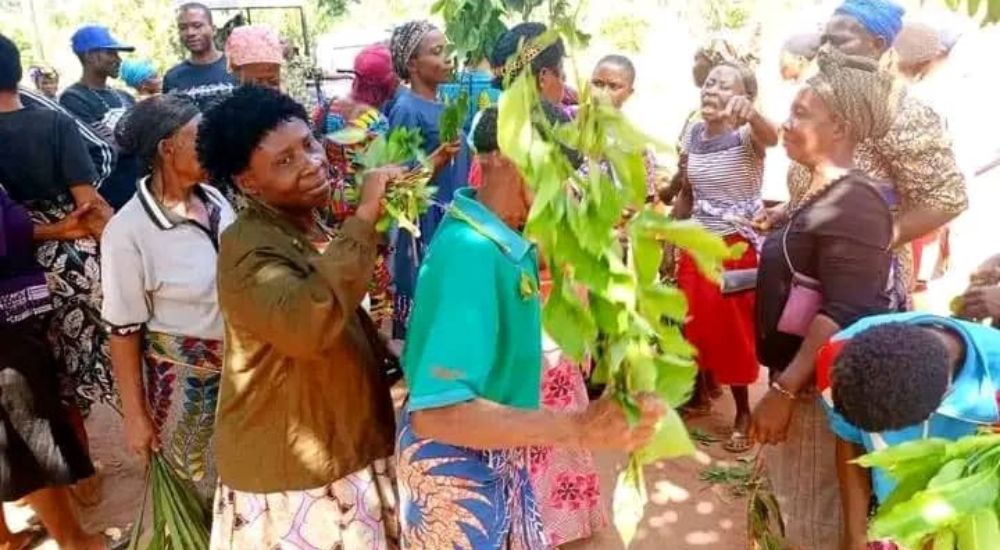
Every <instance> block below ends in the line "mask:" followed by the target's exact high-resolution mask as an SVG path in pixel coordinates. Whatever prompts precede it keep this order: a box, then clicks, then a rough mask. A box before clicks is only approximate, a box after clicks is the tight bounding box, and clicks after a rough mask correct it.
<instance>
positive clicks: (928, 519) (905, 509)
mask: <svg viewBox="0 0 1000 550" xmlns="http://www.w3.org/2000/svg"><path fill="white" fill-rule="evenodd" d="M998 491H1000V480H998V479H997V477H996V474H995V473H993V472H983V473H979V474H976V475H974V476H971V477H967V478H963V479H960V480H958V481H953V482H951V483H948V484H945V485H941V486H940V487H936V488H934V489H928V490H926V491H921V492H919V493H917V494H916V495H914V497H913V498H912V499H910V500H909V501H908V502H904V503H900V504H899V505H898V506H895V507H893V508H892V509H890V510H888V511H887V512H885V513H882V512H880V513H879V514H878V515H876V517H875V519H874V520H873V521H872V523H871V527H870V530H871V533H870V534H871V536H872V537H874V538H875V539H886V538H892V539H895V540H899V541H901V542H903V543H904V545H905V546H911V547H914V546H917V544H919V542H920V541H921V540H923V539H924V538H925V537H927V536H928V535H931V534H933V533H935V532H937V531H939V530H941V529H942V528H945V527H949V526H951V525H954V524H955V522H956V521H959V520H961V519H962V517H963V516H965V515H968V514H972V513H975V512H978V511H980V510H983V509H991V510H992V506H993V504H994V502H996V500H997V492H998Z"/></svg>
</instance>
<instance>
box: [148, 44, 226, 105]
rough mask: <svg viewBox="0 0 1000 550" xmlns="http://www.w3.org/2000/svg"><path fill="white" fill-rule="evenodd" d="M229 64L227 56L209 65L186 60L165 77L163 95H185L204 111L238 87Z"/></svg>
mask: <svg viewBox="0 0 1000 550" xmlns="http://www.w3.org/2000/svg"><path fill="white" fill-rule="evenodd" d="M227 63H228V62H227V61H226V56H222V57H220V58H219V60H218V61H216V62H215V63H209V64H208V65H196V64H194V63H191V62H190V61H188V60H184V61H182V62H181V63H179V64H177V65H175V66H174V67H173V68H171V69H170V70H169V71H167V74H166V75H164V76H163V93H170V92H175V93H181V94H184V95H186V96H188V97H190V98H191V99H192V100H194V102H195V103H197V104H198V107H199V108H200V109H201V110H202V111H204V110H205V109H207V108H208V107H211V106H212V105H214V104H215V103H217V102H219V101H221V100H222V99H225V98H226V97H228V96H229V94H231V93H232V92H233V89H234V88H235V87H236V84H237V83H236V79H235V78H234V77H233V75H231V74H229V70H228V66H227Z"/></svg>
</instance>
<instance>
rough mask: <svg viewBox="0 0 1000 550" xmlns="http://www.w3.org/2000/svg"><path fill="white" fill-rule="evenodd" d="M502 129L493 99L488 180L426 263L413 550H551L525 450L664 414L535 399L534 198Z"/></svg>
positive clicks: (406, 488)
mask: <svg viewBox="0 0 1000 550" xmlns="http://www.w3.org/2000/svg"><path fill="white" fill-rule="evenodd" d="M546 114H549V113H548V112H547V113H546ZM496 128H497V110H496V109H495V108H490V109H487V110H486V111H484V112H483V114H482V116H481V117H480V121H479V122H478V123H477V124H476V126H475V128H474V129H473V132H472V135H473V143H474V144H475V149H476V151H477V158H478V160H479V162H480V164H481V165H482V167H483V182H482V185H481V187H480V188H479V189H478V190H472V189H469V188H465V189H461V190H459V191H458V192H457V193H456V194H455V200H454V202H453V203H452V205H451V207H450V208H449V209H448V211H447V214H446V215H445V218H444V220H443V221H442V222H441V227H440V228H439V230H438V232H437V234H436V235H435V236H434V238H433V240H432V241H431V244H430V246H429V248H428V251H427V257H426V258H425V260H424V262H423V264H422V265H421V267H420V275H419V278H418V282H417V301H416V302H415V304H414V308H413V315H412V318H411V323H410V327H409V334H408V337H407V340H406V348H405V349H404V352H403V370H404V373H405V376H406V382H407V386H408V388H409V390H410V397H409V402H408V403H407V404H406V405H405V407H404V409H405V410H404V413H403V418H402V421H401V427H400V432H399V440H398V442H397V445H396V456H397V464H398V466H397V473H398V482H399V494H400V523H401V527H402V547H403V548H404V549H406V548H414V549H416V548H524V549H528V550H538V549H543V548H548V544H549V542H550V541H547V540H545V538H546V537H545V536H544V525H543V523H542V516H541V515H540V513H539V509H538V504H537V500H536V498H535V495H534V491H533V489H532V485H531V481H530V478H529V475H528V467H527V466H528V456H527V455H528V453H527V448H528V447H529V446H533V445H547V446H557V447H568V448H577V449H616V450H622V449H625V450H628V449H634V448H638V447H641V446H642V445H643V444H645V442H647V441H648V440H649V438H650V437H652V435H653V427H654V426H655V424H656V422H657V420H658V418H659V417H660V416H661V414H662V412H663V408H662V406H661V405H660V403H659V401H658V400H656V399H655V398H648V397H642V398H641V399H640V403H641V409H642V417H641V419H640V421H639V423H638V424H637V425H636V426H634V427H632V428H630V427H629V425H628V422H627V421H626V420H625V416H624V413H623V412H622V411H621V408H620V406H619V405H618V404H617V403H616V402H615V401H613V400H612V399H610V398H609V399H602V400H599V401H596V402H594V403H591V404H589V406H588V408H587V409H586V410H584V411H582V412H578V413H564V412H554V411H549V410H539V404H540V403H539V401H540V395H539V393H540V392H539V387H540V384H541V375H542V342H541V334H542V327H541V311H540V296H539V280H538V259H537V251H536V250H535V247H534V245H533V244H531V243H530V242H529V241H527V240H526V239H525V238H524V237H523V236H522V235H521V233H520V228H522V227H523V226H524V223H525V221H526V220H527V217H528V211H529V210H530V208H531V196H532V195H531V192H530V190H529V189H528V187H527V185H525V182H524V180H523V178H522V177H521V175H520V173H519V172H518V169H517V167H516V166H515V165H514V163H513V162H511V161H510V159H508V158H506V157H505V156H504V155H503V154H502V153H501V152H500V151H499V148H498V147H497V138H496Z"/></svg>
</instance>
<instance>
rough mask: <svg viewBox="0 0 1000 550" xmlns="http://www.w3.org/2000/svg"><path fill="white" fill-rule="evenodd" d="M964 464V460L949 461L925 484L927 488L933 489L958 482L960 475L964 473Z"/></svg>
mask: <svg viewBox="0 0 1000 550" xmlns="http://www.w3.org/2000/svg"><path fill="white" fill-rule="evenodd" d="M965 464H966V460H965V459H964V458H956V459H954V460H952V461H949V462H948V463H946V464H945V465H944V466H942V467H941V470H939V471H938V473H937V475H935V476H934V477H933V478H931V480H930V481H929V482H927V488H928V489H935V488H937V487H941V486H942V485H947V484H949V483H951V482H953V481H958V480H959V478H961V477H962V473H963V472H965Z"/></svg>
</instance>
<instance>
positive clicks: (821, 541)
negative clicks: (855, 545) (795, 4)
mask: <svg viewBox="0 0 1000 550" xmlns="http://www.w3.org/2000/svg"><path fill="white" fill-rule="evenodd" d="M818 61H819V67H820V72H819V73H818V74H817V75H816V76H815V77H813V78H811V79H810V80H809V81H808V83H807V84H806V86H805V87H804V88H803V89H802V90H801V91H800V92H799V95H798V96H797V98H796V100H795V103H794V104H793V105H792V112H791V115H790V117H789V119H788V121H787V122H786V123H785V125H784V127H783V130H784V136H785V149H786V150H787V151H788V156H789V157H790V158H791V159H792V160H794V161H796V162H798V163H800V164H803V165H804V166H807V167H809V168H810V170H811V172H812V182H811V184H810V189H809V192H808V194H807V198H806V199H805V200H803V201H802V202H800V203H799V206H798V207H797V208H796V209H794V210H793V211H791V218H790V221H788V222H787V223H786V224H784V225H783V226H780V227H777V228H775V229H774V230H773V231H772V232H771V234H770V235H769V236H768V238H767V241H766V242H765V243H764V247H763V250H762V252H761V267H760V272H759V276H758V279H757V281H758V290H757V295H758V299H757V350H758V357H759V359H760V362H761V363H762V364H763V365H765V366H767V367H768V368H769V369H770V371H771V380H772V383H771V389H770V391H768V393H767V394H765V395H764V397H763V399H761V401H760V402H759V403H758V404H757V406H756V408H755V409H754V412H753V421H752V427H751V430H750V431H751V436H752V437H753V439H754V440H756V441H757V442H760V443H763V444H780V445H779V446H778V447H775V448H774V449H773V450H772V451H768V452H767V455H766V457H765V458H766V460H767V465H768V469H769V471H770V477H771V481H772V483H773V484H774V488H775V493H776V494H777V496H778V498H779V500H781V501H782V502H781V504H782V508H784V509H785V510H786V511H788V510H794V511H795V514H789V516H788V529H789V530H788V532H789V540H790V542H792V543H793V545H794V546H796V547H800V548H815V549H819V550H822V549H825V548H831V549H833V548H837V540H838V538H839V535H840V507H839V497H838V494H837V478H836V469H835V468H836V464H837V462H836V461H835V460H834V458H833V456H834V449H835V439H834V436H833V434H832V433H831V432H830V428H829V424H828V422H827V418H826V415H825V413H824V411H823V410H822V405H821V403H820V401H819V399H817V397H816V395H815V392H813V391H810V389H809V388H810V387H811V385H812V382H811V381H812V379H813V373H814V358H815V355H816V352H817V350H818V349H819V347H820V346H822V345H823V344H824V343H826V341H827V340H829V338H830V337H831V336H833V335H834V334H835V333H837V332H838V331H840V330H841V329H842V328H845V327H847V326H848V325H850V324H851V323H853V322H854V321H855V320H857V319H859V318H861V317H864V316H867V315H871V314H876V313H883V312H885V311H886V310H888V308H889V304H890V301H889V295H888V288H889V283H890V264H891V252H890V245H891V243H892V239H893V222H892V217H891V215H890V210H889V205H888V203H887V202H886V200H885V199H884V198H883V194H882V191H881V189H880V188H879V187H878V186H877V184H876V183H875V182H874V181H873V180H871V179H869V178H868V177H867V176H864V175H863V174H862V172H860V171H856V170H855V165H854V160H853V158H854V149H855V147H856V146H857V144H858V143H860V142H863V141H865V140H868V139H878V138H879V137H881V136H882V135H884V134H885V132H887V131H888V129H889V127H890V125H891V123H892V121H893V119H894V117H895V112H894V108H895V107H896V106H897V105H898V104H899V99H898V97H896V96H897V92H898V90H897V88H896V87H895V86H894V85H893V81H892V77H891V76H890V75H888V74H885V73H882V72H878V71H877V68H876V66H875V64H874V62H872V61H871V60H868V59H862V58H846V57H844V56H843V55H842V54H839V53H834V52H832V51H830V52H822V53H821V54H820V56H819V59H818ZM817 286H818V288H820V289H821V294H820V295H818V296H817V295H816V294H812V296H811V297H809V296H808V295H809V294H810V292H809V291H808V290H806V289H807V288H810V287H812V288H816V287H817ZM796 311H798V314H796ZM803 312H804V313H803ZM782 443H783V444H782ZM862 536H863V534H862Z"/></svg>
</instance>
